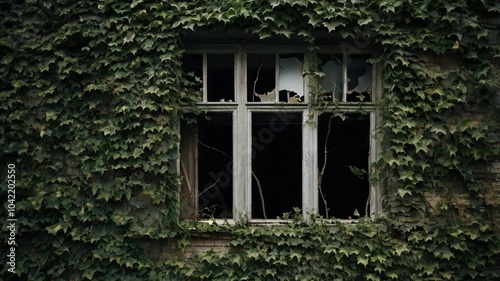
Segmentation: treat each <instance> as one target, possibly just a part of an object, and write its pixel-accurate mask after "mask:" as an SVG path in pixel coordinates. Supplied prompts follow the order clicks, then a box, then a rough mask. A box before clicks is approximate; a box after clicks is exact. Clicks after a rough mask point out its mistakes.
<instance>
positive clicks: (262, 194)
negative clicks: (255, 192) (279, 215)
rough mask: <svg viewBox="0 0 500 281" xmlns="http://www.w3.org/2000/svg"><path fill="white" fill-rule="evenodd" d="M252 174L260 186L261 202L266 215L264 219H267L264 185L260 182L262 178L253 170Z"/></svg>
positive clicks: (263, 212)
mask: <svg viewBox="0 0 500 281" xmlns="http://www.w3.org/2000/svg"><path fill="white" fill-rule="evenodd" d="M252 176H253V177H254V178H255V181H256V182H257V187H258V188H259V195H260V202H261V203H262V214H263V215H264V219H267V214H266V204H265V202H264V192H263V191H262V185H261V184H260V180H259V178H258V177H257V175H255V173H254V172H253V171H252Z"/></svg>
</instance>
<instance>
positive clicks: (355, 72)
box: [179, 45, 379, 222]
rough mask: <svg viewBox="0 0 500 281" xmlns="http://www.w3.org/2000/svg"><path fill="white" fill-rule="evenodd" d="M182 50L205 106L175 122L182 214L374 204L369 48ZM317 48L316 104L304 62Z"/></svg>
mask: <svg viewBox="0 0 500 281" xmlns="http://www.w3.org/2000/svg"><path fill="white" fill-rule="evenodd" d="M204 46H205V45H204ZM187 51H188V53H187V54H186V55H185V56H184V59H183V69H184V70H185V71H189V72H191V73H192V77H193V79H195V78H196V79H195V80H197V82H200V81H201V87H202V88H203V99H202V100H200V102H199V108H200V109H201V110H202V111H203V112H204V114H203V115H201V116H199V117H198V118H197V120H196V122H195V124H182V126H181V131H180V132H181V139H182V141H181V146H180V153H181V157H180V161H179V162H180V165H179V171H180V173H181V175H182V178H183V182H182V183H183V184H182V192H181V216H182V217H183V218H186V219H208V218H216V219H222V218H224V219H226V218H230V219H233V220H249V221H250V222H260V221H264V222H266V221H267V220H273V219H276V218H277V217H283V215H284V214H285V213H291V212H295V210H297V209H301V210H302V214H303V216H304V219H306V220H307V219H308V218H309V216H310V215H312V214H320V215H322V216H324V217H327V218H341V219H348V218H354V217H356V214H359V215H361V216H363V215H365V214H366V215H372V214H375V213H376V212H377V210H378V209H377V208H378V207H379V204H369V203H368V202H370V203H372V202H376V201H377V200H378V199H377V198H374V196H376V194H377V193H373V192H372V190H373V188H374V186H373V185H372V184H371V183H370V182H369V177H368V171H369V165H370V163H372V162H375V160H376V149H375V148H374V147H375V146H376V145H375V144H376V141H375V135H373V134H372V133H371V132H373V131H374V128H375V121H376V114H375V110H376V108H375V107H374V105H373V104H372V103H371V101H374V100H375V94H374V93H375V91H376V89H377V85H378V84H376V83H375V84H374V85H372V84H373V83H372V82H373V81H374V80H373V78H372V77H376V75H375V74H376V73H374V69H375V68H372V65H371V64H370V63H368V59H369V56H367V55H352V56H347V55H345V54H327V53H319V54H308V55H307V56H306V55H305V54H304V53H305V51H304V49H303V48H290V49H289V50H288V49H286V48H283V46H282V45H280V46H269V48H268V47H267V46H261V45H258V46H257V45H255V46H253V45H236V46H235V45H230V46H226V47H224V46H221V45H214V47H213V48H212V49H209V50H200V47H199V46H198V47H196V48H194V51H193V52H192V53H189V48H187ZM314 55H317V56H318V57H317V58H318V59H319V60H318V61H319V64H318V65H317V69H319V70H320V71H321V72H323V73H324V76H323V77H322V79H321V80H320V81H319V82H320V84H319V86H320V88H321V89H322V90H323V94H324V95H323V98H324V100H325V101H327V103H325V105H324V106H323V107H322V108H321V110H318V109H312V108H310V107H309V106H308V104H307V103H306V101H307V100H308V95H309V93H308V89H309V87H308V85H307V83H310V82H312V80H311V81H310V80H309V79H307V76H304V73H307V70H306V71H305V70H304V68H305V66H307V65H310V64H311V63H312V62H311V61H308V59H309V58H312V57H314ZM314 61H316V60H314ZM328 101H331V102H335V103H331V104H330V103H328ZM352 101H356V103H355V104H353V103H351V102H352ZM361 101H363V103H360V102H361ZM339 105H340V106H339ZM360 108H361V109H362V110H360ZM333 111H335V112H336V114H335V115H333V114H332V112H333ZM360 111H363V113H364V114H361V113H359V112H360Z"/></svg>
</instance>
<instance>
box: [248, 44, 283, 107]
mask: <svg viewBox="0 0 500 281" xmlns="http://www.w3.org/2000/svg"><path fill="white" fill-rule="evenodd" d="M275 61H276V60H275V55H274V54H248V55H247V97H248V101H263V102H274V101H276V90H275V89H276V82H275V81H276V64H275Z"/></svg>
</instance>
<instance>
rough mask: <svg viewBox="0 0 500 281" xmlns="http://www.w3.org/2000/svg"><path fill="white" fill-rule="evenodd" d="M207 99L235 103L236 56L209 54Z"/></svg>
mask: <svg viewBox="0 0 500 281" xmlns="http://www.w3.org/2000/svg"><path fill="white" fill-rule="evenodd" d="M207 99H208V101H213V102H228V101H234V54H207Z"/></svg>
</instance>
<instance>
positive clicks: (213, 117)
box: [195, 113, 233, 218]
mask: <svg viewBox="0 0 500 281" xmlns="http://www.w3.org/2000/svg"><path fill="white" fill-rule="evenodd" d="M207 116H208V118H209V119H208V120H207V118H205V117H203V116H202V117H199V118H198V134H197V136H195V137H196V138H197V141H198V182H199V187H198V208H199V217H201V218H211V217H215V218H231V217H232V208H233V206H232V200H233V190H232V186H233V176H232V154H233V138H232V135H233V133H232V114H231V113H208V114H207Z"/></svg>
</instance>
